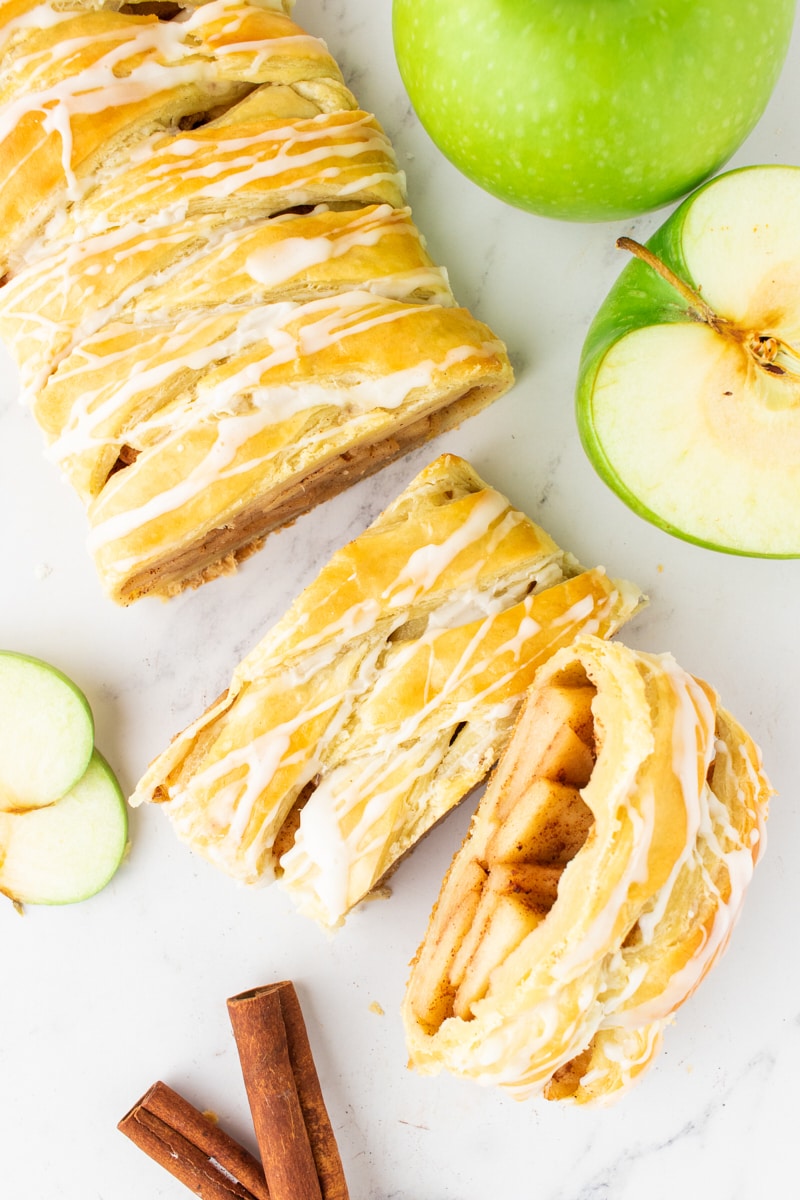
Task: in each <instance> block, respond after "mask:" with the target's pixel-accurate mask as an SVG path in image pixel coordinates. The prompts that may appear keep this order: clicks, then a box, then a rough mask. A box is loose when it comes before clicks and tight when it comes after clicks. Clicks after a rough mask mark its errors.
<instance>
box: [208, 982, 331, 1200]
mask: <svg viewBox="0 0 800 1200" xmlns="http://www.w3.org/2000/svg"><path fill="white" fill-rule="evenodd" d="M228 1013H229V1015H230V1019H231V1025H232V1026H233V1034H234V1038H235V1040H236V1046H237V1049H238V1051H239V1058H240V1061H241V1065H242V1075H243V1077H244V1083H245V1088H246V1090H247V1098H248V1100H249V1102H250V1111H251V1113H252V1117H253V1126H254V1128H255V1133H256V1140H257V1142H258V1147H259V1150H260V1152H261V1160H262V1162H263V1165H264V1174H265V1176H266V1179H267V1184H268V1187H269V1193H270V1196H271V1198H272V1200H348V1197H349V1193H348V1190H347V1183H346V1182H345V1178H344V1171H343V1169H342V1162H341V1158H340V1157H339V1150H338V1147H337V1145H336V1138H335V1136H334V1133H333V1128H332V1126H331V1122H330V1118H329V1116H328V1111H327V1109H326V1107H325V1101H324V1099H323V1096H322V1088H321V1086H320V1082H319V1077H318V1076H317V1070H316V1067H315V1065H314V1059H313V1057H312V1054H311V1045H310V1043H309V1040H308V1032H307V1030H306V1025H305V1021H304V1019H303V1013H302V1010H301V1008H300V1001H299V1000H298V998H297V993H296V992H295V989H294V986H293V985H292V984H291V983H290V982H288V981H284V982H282V983H276V984H270V985H268V986H267V987H262V988H255V989H254V990H252V991H248V992H242V993H241V994H240V995H238V996H233V997H232V998H231V999H230V1000H228Z"/></svg>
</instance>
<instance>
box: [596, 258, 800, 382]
mask: <svg viewBox="0 0 800 1200" xmlns="http://www.w3.org/2000/svg"><path fill="white" fill-rule="evenodd" d="M617 246H618V247H619V249H620V250H628V251H630V253H631V254H633V255H635V256H636V258H638V259H641V261H642V262H643V263H646V264H647V266H648V267H651V268H652V270H654V271H655V272H656V273H657V274H658V275H660V276H661V278H662V279H663V280H665V281H666V282H667V283H668V284H669V285H670V286H671V287H673V288H674V289H675V291H676V292H678V294H679V295H681V296H683V298H684V300H685V301H686V303H687V304H688V305H689V308H690V310H691V312H692V314H693V315H694V316H695V317H696V318H697V319H698V320H699V321H703V322H705V324H706V325H710V326H711V328H712V329H714V330H716V332H717V333H721V334H722V335H723V336H724V337H729V338H731V339H732V340H733V341H735V342H738V343H739V344H740V345H742V346H744V347H745V349H746V350H747V352H748V353H749V354H750V356H751V358H752V359H753V360H754V361H755V362H756V363H757V364H758V366H759V367H761V368H762V370H764V371H766V372H767V373H768V374H770V375H791V376H794V377H797V376H800V354H798V352H797V351H796V350H795V349H794V347H793V346H790V345H789V344H788V343H787V342H784V341H783V339H782V338H779V337H775V336H774V335H772V334H767V335H763V334H760V333H759V332H757V331H753V330H749V331H747V332H744V331H743V330H741V329H739V328H738V327H737V326H736V325H734V324H732V322H731V321H728V320H726V318H725V317H721V316H720V315H719V313H716V312H714V309H713V308H712V307H711V305H710V304H707V303H706V301H705V300H704V299H703V297H702V296H701V295H700V293H699V292H698V291H696V290H695V289H694V288H693V287H691V286H690V284H688V283H687V282H686V280H685V279H681V277H680V275H676V274H675V272H674V271H673V270H672V268H671V267H668V266H667V264H666V263H665V262H662V261H661V259H660V258H659V257H658V255H656V254H653V251H652V250H648V248H647V246H643V245H642V244H641V243H640V242H636V241H634V239H633V238H629V237H621V238H617Z"/></svg>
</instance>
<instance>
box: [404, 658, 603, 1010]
mask: <svg viewBox="0 0 800 1200" xmlns="http://www.w3.org/2000/svg"><path fill="white" fill-rule="evenodd" d="M594 696H595V688H594V687H593V686H592V685H590V684H589V683H588V680H587V678H586V676H585V675H584V674H583V673H582V672H580V673H579V674H578V675H576V677H575V678H574V679H568V678H560V679H559V680H558V681H557V682H554V683H553V684H551V685H549V686H546V687H542V688H541V690H540V691H539V692H538V694H537V696H536V700H535V702H534V703H533V704H530V705H526V706H524V707H523V710H522V714H521V716H520V721H519V724H518V726H517V728H516V729H515V731H514V737H513V739H512V741H511V744H510V746H509V748H508V751H507V753H506V754H505V755H504V757H503V758H502V759H501V761H500V764H499V765H498V768H497V771H496V772H495V774H494V776H493V777H492V779H491V781H490V784H489V786H488V788H487V791H486V795H485V796H484V797H483V800H482V801H481V804H480V806H479V809H478V812H477V814H476V817H475V820H474V822H473V826H472V829H471V831H470V835H469V838H468V841H467V843H466V844H465V846H464V848H463V850H462V852H461V854H460V855H459V856H458V857H457V858H456V859H455V861H454V863H453V867H452V868H451V871H450V873H449V875H448V878H447V880H446V881H445V885H444V887H443V889H442V894H441V896H440V899H439V904H438V906H437V909H436V912H435V913H434V916H433V919H432V924H431V929H430V930H429V934H428V938H427V939H426V943H425V946H424V947H423V949H422V951H421V953H420V957H419V959H418V961H417V963H416V964H415V968H414V973H413V975H412V980H411V982H410V985H409V1000H410V1003H411V1007H412V1010H413V1012H414V1015H415V1017H416V1018H417V1020H418V1021H419V1022H420V1023H421V1024H422V1025H423V1026H424V1027H425V1028H427V1029H428V1030H429V1031H430V1032H434V1031H435V1030H436V1029H438V1027H439V1026H440V1025H441V1024H442V1022H443V1021H444V1020H446V1019H447V1017H449V1016H457V1017H460V1018H461V1019H462V1020H469V1019H470V1018H471V1016H472V1015H473V1006H474V1005H475V1004H476V1002H478V1001H479V1000H480V999H481V998H482V997H483V996H485V995H486V993H487V991H488V989H489V988H490V986H491V977H492V973H493V972H494V971H495V970H496V968H497V967H499V966H500V965H502V963H504V962H505V961H506V960H507V958H508V957H509V955H510V954H512V953H513V951H514V950H515V949H516V948H517V947H518V946H519V945H520V944H521V943H522V941H523V940H524V939H525V938H526V937H528V935H529V934H531V933H533V932H534V931H535V930H536V928H537V926H538V925H540V924H541V923H542V922H544V921H546V920H547V917H548V914H549V913H550V911H551V909H552V908H553V905H554V904H555V903H556V902H557V899H558V885H559V881H560V878H561V875H562V872H563V871H564V869H565V867H566V866H567V864H568V863H569V862H570V861H571V860H572V859H573V858H574V856H575V855H576V854H577V853H578V851H579V850H580V849H581V847H582V846H583V845H584V843H585V841H586V838H587V836H588V835H589V832H590V830H591V827H592V824H593V821H594V818H593V815H592V813H591V811H590V809H589V808H588V806H587V805H586V803H585V802H584V801H583V799H582V797H581V792H580V789H581V788H583V787H584V786H585V785H586V784H587V783H588V782H589V779H590V778H591V775H592V770H593V767H594V761H595V737H594V721H593V717H592V707H591V706H592V700H593V698H594Z"/></svg>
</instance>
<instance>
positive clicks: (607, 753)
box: [403, 634, 771, 1104]
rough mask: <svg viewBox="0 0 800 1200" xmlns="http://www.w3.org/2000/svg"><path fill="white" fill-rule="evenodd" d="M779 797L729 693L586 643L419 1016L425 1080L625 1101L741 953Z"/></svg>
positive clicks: (427, 970)
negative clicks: (679, 1022)
mask: <svg viewBox="0 0 800 1200" xmlns="http://www.w3.org/2000/svg"><path fill="white" fill-rule="evenodd" d="M770 794H771V788H770V785H769V782H768V780H767V778H766V776H765V775H764V773H763V770H762V767H761V756H760V753H759V751H758V749H757V747H756V746H755V744H754V743H753V741H752V740H751V738H750V737H749V736H748V735H747V734H746V733H745V731H744V730H743V729H742V728H741V727H740V726H739V725H738V724H737V722H736V721H735V720H734V718H733V717H732V716H731V715H730V713H728V712H726V711H725V709H724V708H722V706H721V705H720V702H719V698H718V696H717V695H716V693H715V692H714V691H713V690H712V689H711V688H710V687H708V685H706V684H705V683H702V682H701V681H699V680H696V679H694V678H693V677H692V676H691V675H689V674H687V673H686V672H685V671H683V670H681V668H680V667H679V666H678V665H677V664H676V663H675V661H674V659H673V658H672V657H671V656H669V655H660V656H659V655H650V654H643V653H639V652H636V651H634V650H629V649H628V648H626V647H625V646H623V645H622V644H620V643H618V642H614V643H609V642H606V641H603V640H601V639H599V638H597V637H595V636H593V635H591V634H583V635H581V636H580V637H578V638H577V640H576V641H575V643H574V644H573V645H572V646H570V647H567V648H565V649H563V650H560V651H559V652H558V653H557V654H555V655H554V656H553V657H552V658H551V659H550V661H549V662H548V663H547V664H546V665H544V666H543V667H541V669H540V670H539V671H538V672H537V673H536V676H535V679H534V682H533V686H532V687H531V688H530V690H529V692H528V695H527V697H526V699H525V702H524V704H523V705H522V707H521V710H520V713H519V717H518V719H517V723H516V726H515V728H514V731H513V734H512V735H511V738H510V741H509V743H508V746H507V748H506V750H505V752H504V754H503V756H502V757H501V759H500V762H499V764H498V766H497V770H496V771H495V773H494V775H493V776H492V778H491V780H490V783H489V785H488V787H487V789H486V792H485V794H484V796H483V798H482V800H481V802H480V804H479V806H478V809H477V811H476V814H475V817H474V819H473V822H472V826H471V828H470V831H469V834H468V836H467V838H466V840H465V842H464V844H463V846H462V848H461V850H460V851H459V852H458V854H457V855H456V857H455V859H454V861H453V864H452V867H451V868H450V871H449V872H448V875H447V877H446V879H445V881H444V884H443V886H442V890H441V893H440V895H439V899H438V901H437V904H436V906H435V908H434V911H433V914H432V916H431V920H430V925H429V928H428V931H427V933H426V936H425V939H424V941H423V943H422V945H421V947H420V949H419V951H418V953H417V955H416V958H415V960H414V962H413V964H412V969H411V975H410V979H409V983H408V988H407V992H406V996H405V1000H404V1005H403V1018H404V1023H405V1028H406V1036H407V1041H408V1046H409V1051H410V1060H411V1064H412V1065H413V1066H414V1067H416V1068H417V1069H418V1070H420V1071H421V1072H423V1073H433V1072H435V1071H438V1070H439V1069H441V1068H442V1067H444V1068H446V1069H448V1070H450V1071H452V1072H453V1073H455V1074H457V1075H461V1076H464V1077H467V1078H471V1079H475V1080H477V1081H478V1082H480V1083H485V1084H497V1085H500V1086H502V1087H505V1088H508V1089H509V1090H510V1091H511V1092H512V1093H513V1094H514V1095H515V1096H517V1097H518V1098H523V1097H527V1096H531V1095H539V1094H544V1095H545V1096H546V1097H547V1098H548V1099H551V1100H562V1101H566V1102H571V1103H578V1104H585V1103H608V1102H609V1101H612V1100H615V1099H617V1098H618V1097H619V1096H620V1095H621V1094H622V1093H623V1092H624V1091H625V1090H626V1089H627V1088H628V1087H629V1086H630V1085H631V1084H632V1083H633V1082H634V1081H635V1080H636V1078H637V1077H638V1076H639V1075H640V1074H641V1073H642V1071H643V1070H644V1069H645V1068H646V1067H647V1066H648V1065H649V1064H650V1063H651V1062H652V1060H653V1058H654V1056H655V1054H656V1051H657V1050H658V1048H659V1045H660V1043H661V1036H662V1032H663V1029H664V1027H665V1026H666V1025H667V1024H668V1023H669V1021H670V1020H671V1018H672V1014H673V1013H674V1012H675V1010H676V1008H678V1006H679V1005H680V1004H682V1003H683V1001H684V1000H686V999H687V997H688V996H689V995H690V994H691V993H692V992H693V991H694V989H695V988H696V987H697V985H698V984H699V983H700V981H701V980H702V979H703V977H704V976H705V974H706V973H707V972H708V970H709V969H710V968H711V967H712V966H713V964H714V963H715V962H716V961H717V959H718V958H719V956H720V954H721V953H722V951H723V950H724V949H725V947H726V945H727V943H728V939H729V937H730V933H731V930H732V928H733V925H734V923H735V921H736V918H737V917H738V915H739V912H740V909H741V905H742V901H743V898H744V893H745V890H746V887H747V884H748V883H749V881H750V878H751V876H752V873H753V868H754V866H755V864H756V863H757V861H758V859H759V857H760V855H761V853H762V851H763V848H764V823H765V819H766V816H767V806H768V799H769V796H770Z"/></svg>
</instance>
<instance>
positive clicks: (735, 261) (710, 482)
mask: <svg viewBox="0 0 800 1200" xmlns="http://www.w3.org/2000/svg"><path fill="white" fill-rule="evenodd" d="M619 244H622V245H623V246H624V247H625V248H627V249H629V250H632V251H633V252H634V254H635V255H636V256H637V257H635V258H633V259H632V260H631V261H630V262H629V263H628V265H627V266H626V267H625V268H624V270H623V271H622V273H621V275H620V277H619V279H618V280H617V282H616V284H615V285H614V287H613V288H612V290H611V292H610V293H609V295H608V297H607V298H606V300H605V302H604V303H603V305H602V307H601V309H600V311H599V312H598V314H597V316H596V318H595V320H594V322H593V324H592V326H591V328H590V330H589V333H588V335H587V338H586V342H585V345H584V349H583V354H582V358H581V365H580V373H579V381H578V391H577V413H578V425H579V429H580V434H581V439H582V441H583V445H584V448H585V449H586V452H587V454H588V455H589V458H590V459H591V461H592V462H593V464H594V466H595V468H596V469H597V471H598V472H599V474H600V475H601V476H602V477H603V479H605V481H606V482H607V483H608V484H609V485H610V486H611V487H612V488H613V489H614V491H616V492H617V493H618V494H619V496H620V497H621V498H622V499H623V500H624V501H625V503H626V504H628V505H629V506H630V507H631V508H632V509H633V510H634V511H636V512H637V513H639V514H640V515H641V516H643V517H644V518H646V519H647V520H649V521H651V522H653V523H654V524H656V525H658V526H660V527H661V528H663V529H665V530H667V531H668V532H669V533H671V534H675V535H676V536H678V537H681V538H684V539H686V540H687V541H691V542H696V543H699V544H700V545H704V546H707V547H710V548H712V549H715V550H724V551H728V552H731V553H736V554H747V555H753V556H766V557H787V558H789V557H797V556H800V168H798V167H788V166H758V167H746V168H742V169H740V170H736V171H730V172H727V173H726V174H724V175H720V176H718V177H717V178H716V179H713V180H712V181H711V182H710V183H707V184H706V185H705V186H704V187H702V188H700V189H698V191H696V192H694V193H693V194H692V195H691V196H690V197H689V198H688V199H687V200H685V201H684V202H683V204H682V205H681V206H680V207H679V208H678V209H677V210H676V211H675V212H674V213H673V215H672V216H671V217H670V218H669V219H668V220H667V221H666V222H665V224H664V225H662V227H661V228H660V229H659V230H658V232H657V233H656V234H655V235H654V236H653V237H652V238H651V239H650V240H649V241H648V243H647V246H646V248H643V247H640V246H639V245H638V244H637V243H635V242H632V241H630V239H620V243H619Z"/></svg>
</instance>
